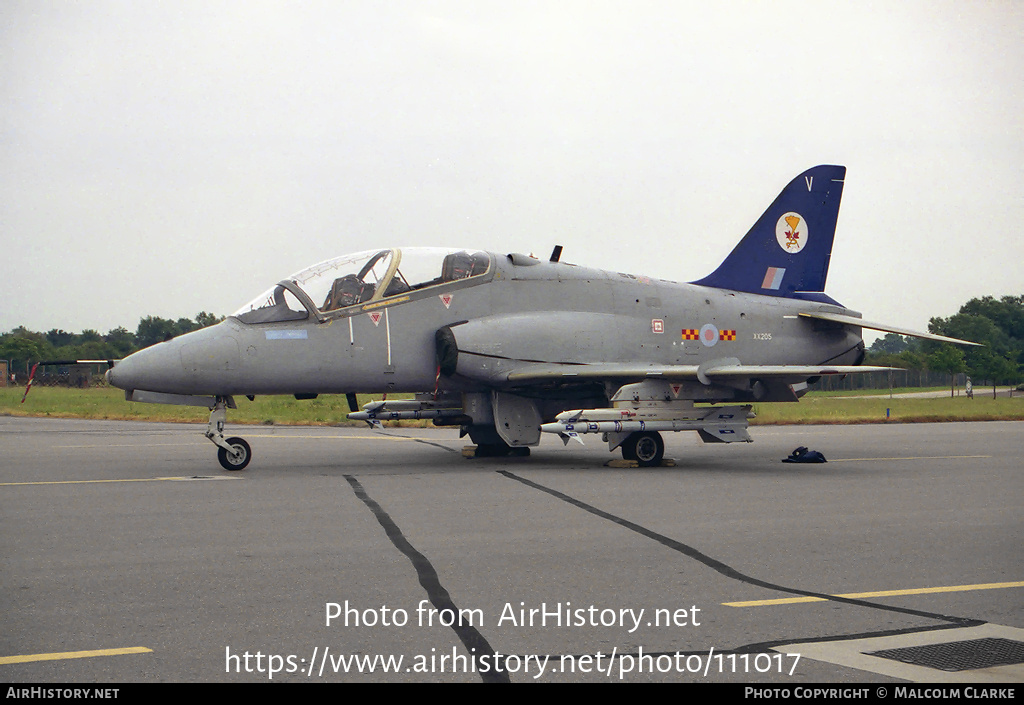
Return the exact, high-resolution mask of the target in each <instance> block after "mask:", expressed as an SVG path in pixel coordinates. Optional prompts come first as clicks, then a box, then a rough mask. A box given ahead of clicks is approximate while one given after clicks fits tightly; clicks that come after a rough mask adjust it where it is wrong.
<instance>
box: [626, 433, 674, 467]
mask: <svg viewBox="0 0 1024 705" xmlns="http://www.w3.org/2000/svg"><path fill="white" fill-rule="evenodd" d="M622 457H623V459H625V460H635V461H636V462H637V463H638V464H639V465H640V467H642V468H651V467H655V466H658V465H661V460H662V458H664V457H665V442H664V441H663V440H661V434H660V433H657V432H656V431H644V432H642V433H640V432H638V433H631V434H630V435H629V437H628V438H626V440H625V441H623V443H622Z"/></svg>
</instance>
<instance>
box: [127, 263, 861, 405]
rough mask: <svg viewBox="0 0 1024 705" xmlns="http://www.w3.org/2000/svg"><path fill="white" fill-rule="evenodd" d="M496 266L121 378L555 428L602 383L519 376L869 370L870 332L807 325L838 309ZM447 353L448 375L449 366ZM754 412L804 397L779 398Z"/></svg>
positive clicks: (721, 392)
mask: <svg viewBox="0 0 1024 705" xmlns="http://www.w3.org/2000/svg"><path fill="white" fill-rule="evenodd" d="M489 256H490V260H491V261H490V265H489V267H488V269H487V271H486V273H485V274H483V275H480V276H474V277H472V278H468V279H461V280H456V281H449V282H445V283H439V284H434V285H430V286H425V287H423V288H420V289H415V290H413V291H408V292H405V293H404V295H402V296H394V297H391V298H381V299H378V300H377V301H371V302H369V303H366V304H356V305H352V306H348V307H347V308H343V309H340V310H337V311H333V312H331V314H330V315H329V316H327V317H324V316H323V315H317V314H316V313H315V312H312V311H311V312H309V313H310V315H308V316H307V317H305V318H304V319H298V320H287V321H275V322H268V323H244V322H242V320H240V319H239V318H238V317H236V316H232V317H229V318H227V319H226V320H225V321H223V322H221V323H219V324H217V325H214V326H211V327H209V328H205V329H203V330H200V331H195V332H193V333H189V334H187V335H183V336H180V337H178V338H175V339H173V340H170V341H167V342H163V343H159V344H157V345H154V346H152V347H150V348H147V349H145V350H142V351H139V352H137V353H135V354H134V355H131V356H129V357H127V358H125V359H124V360H122V361H120V362H118V363H117V364H116V366H115V367H114V368H113V369H112V370H111V372H110V376H109V378H110V381H111V383H112V384H114V385H115V386H117V387H120V388H123V389H126V390H147V391H153V392H162V393H167V394H181V395H213V396H229V395H263V394H299V395H308V394H340V393H349V392H359V393H391V392H435V391H436V392H438V393H446V392H485V391H493V390H501V391H506V392H511V393H516V394H523V395H525V396H541V397H544V398H546V399H548V400H549V403H548V404H546V405H545V407H544V409H545V410H544V416H545V417H550V415H551V414H552V413H556V410H561V409H568V408H575V407H574V404H575V403H576V400H577V399H579V398H580V396H581V393H582V394H584V395H586V394H592V395H594V394H596V395H597V396H600V391H599V390H598V391H595V383H594V382H593V381H590V382H587V383H581V384H580V385H574V384H573V383H572V380H571V378H569V379H561V380H558V381H544V380H539V379H533V380H531V381H529V382H527V383H524V384H516V383H515V382H514V381H510V380H509V375H510V374H512V373H515V372H519V371H523V370H530V369H552V368H554V369H587V368H588V367H589V366H591V365H605V366H607V365H609V364H612V365H614V364H618V365H620V366H621V367H622V368H624V369H625V368H627V367H628V368H630V370H627V371H621V372H612V373H609V374H608V375H606V376H605V379H604V380H603V381H601V382H600V385H602V386H603V387H604V389H605V391H604V394H605V395H606V396H607V395H610V393H611V392H612V391H614V389H615V388H618V387H619V386H621V385H622V384H627V383H630V382H635V381H642V379H643V373H642V370H641V371H640V372H638V371H637V369H636V368H644V367H648V366H649V367H651V368H660V367H665V366H674V367H678V366H700V365H705V364H708V363H714V361H715V360H719V359H734V360H738V361H739V363H741V364H744V365H822V364H832V365H855V364H858V363H859V362H860V360H861V359H862V358H863V342H862V340H861V335H860V332H861V331H860V329H859V328H856V327H851V326H842V325H836V324H831V325H830V324H828V323H827V322H823V321H816V320H810V319H807V318H801V317H798V316H797V314H798V313H800V312H808V311H819V312H836V313H843V314H849V313H853V314H854V315H859V314H856V313H855V312H849V311H847V310H846V309H844V308H843V307H841V306H836V305H831V304H826V303H819V302H813V301H807V300H799V299H792V298H783V297H773V296H762V295H757V294H749V293H741V292H734V291H729V290H724V289H715V288H709V287H705V286H698V285H694V284H682V283H675V282H669V281H664V280H659V279H651V278H647V277H640V276H633V275H629V274H620V273H616V272H607V271H601V270H596V269H588V268H585V267H580V266H576V265H572V264H566V263H559V262H546V261H541V260H537V259H534V258H529V257H526V256H524V255H508V256H506V255H495V254H490V255H489ZM710 328H713V329H714V330H713V331H710V330H709V329H710ZM439 331H445V333H444V334H439V333H438V332H439ZM444 345H446V346H447V348H448V349H447V350H445V351H441V352H448V353H450V358H449V359H448V360H446V361H442V360H441V359H440V358H441V355H440V354H439V348H440V347H441V346H444ZM452 356H453V357H452ZM442 367H443V368H444V369H443V371H442ZM804 380H806V378H804ZM797 381H799V380H786V382H787V384H792V383H793V382H797ZM588 385H589V391H585V392H581V388H582V387H584V386H588ZM681 396H682V397H684V398H691V399H694V400H697V401H712V402H714V401H732V400H748V399H754V398H755V396H754V395H752V393H751V392H750V390H749V385H746V388H744V385H732V386H729V385H721V384H702V383H700V382H694V381H689V382H686V383H685V385H684V389H683V392H682V394H681ZM758 398H760V399H761V400H765V401H773V400H778V401H782V400H795V398H796V395H793V394H792V393H791V392H790V393H788V394H786V393H778V392H777V390H775V391H772V392H771V393H769V394H768V396H767V397H765V395H764V393H762V394H761V395H760V396H759V397H758ZM560 399H562V400H564V403H558V400H560ZM577 406H578V405H577Z"/></svg>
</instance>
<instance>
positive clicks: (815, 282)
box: [693, 165, 846, 303]
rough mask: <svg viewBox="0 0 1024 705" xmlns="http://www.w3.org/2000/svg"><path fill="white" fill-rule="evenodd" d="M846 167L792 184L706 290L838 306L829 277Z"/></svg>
mask: <svg viewBox="0 0 1024 705" xmlns="http://www.w3.org/2000/svg"><path fill="white" fill-rule="evenodd" d="M845 177H846V167H843V166H828V165H822V166H816V167H814V168H813V169H808V170H807V171H805V172H804V173H802V174H800V176H798V177H796V178H795V179H793V180H792V181H790V182H789V185H788V186H786V188H784V189H783V190H782V193H780V194H779V196H778V198H776V199H775V202H774V203H772V204H771V206H769V207H768V210H766V211H765V212H764V214H763V215H762V216H761V217H760V218H759V219H758V220H757V222H756V223H754V227H752V228H751V229H750V231H749V232H748V233H747V234H746V235H745V236H744V237H743V239H742V240H740V243H739V244H738V245H736V247H735V249H733V251H732V252H731V253H730V254H729V256H728V257H726V258H725V261H724V262H722V264H721V265H720V266H719V267H718V269H716V270H715V271H714V272H712V273H711V274H709V275H708V276H706V277H704V278H703V279H701V280H699V281H695V282H693V283H694V284H700V285H702V286H713V287H716V288H719V289H731V290H733V291H745V292H749V293H751V294H764V295H766V296H784V297H788V298H794V299H808V300H812V301H824V302H828V303H835V302H834V301H833V300H832V299H830V298H829V297H827V296H825V294H824V293H823V292H824V290H825V278H826V277H827V276H828V263H829V259H830V258H831V256H832V240H833V238H834V237H835V233H836V221H837V219H838V217H839V201H840V199H841V198H842V195H843V180H844V178H845Z"/></svg>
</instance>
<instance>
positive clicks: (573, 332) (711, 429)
mask: <svg viewBox="0 0 1024 705" xmlns="http://www.w3.org/2000/svg"><path fill="white" fill-rule="evenodd" d="M845 174H846V169H845V167H841V166H816V167H814V168H813V169H809V170H808V171H806V172H804V173H803V174H800V175H799V176H798V177H796V178H795V179H794V180H793V181H791V182H790V183H789V185H788V186H786V188H785V189H783V191H782V193H781V194H779V196H778V197H777V198H776V199H775V202H774V203H772V204H771V206H769V207H768V210H766V211H765V212H764V214H763V215H762V216H761V218H760V219H759V220H758V221H757V222H756V223H755V224H754V226H753V227H752V228H751V229H750V231H749V232H748V233H747V234H746V236H745V237H744V238H743V239H742V240H741V241H740V243H739V244H738V245H737V246H736V248H735V249H734V250H733V251H732V253H731V254H730V255H729V256H728V257H727V258H726V259H725V261H724V262H723V263H722V265H721V266H720V267H718V269H716V270H715V271H714V272H712V273H711V274H710V275H708V276H706V277H704V278H703V279H700V280H697V281H694V282H691V283H688V284H683V283H676V282H670V281H664V280H661V279H653V278H649V277H643V276H634V275H632V274H622V273H619V272H607V271H601V270H597V269H588V268H586V267H580V266H576V265H573V264H568V263H564V262H561V261H559V260H560V253H561V248H560V247H556V248H555V251H554V252H553V253H552V255H551V258H550V259H549V260H548V261H542V260H539V259H536V258H534V257H530V256H527V255H522V254H515V253H513V254H508V255H502V254H495V253H491V252H483V251H479V250H469V249H466V250H457V249H448V250H445V249H432V248H402V249H397V248H392V249H378V250H370V251H366V252H359V253H356V254H350V255H345V256H342V257H337V258H335V259H330V260H327V261H325V262H321V263H320V264H316V265H313V266H312V267H309V268H308V269H304V270H302V271H301V272H298V273H297V274H294V275H292V276H290V277H287V278H286V279H283V280H281V281H280V282H278V283H277V284H275V285H274V286H273V287H271V288H270V289H269V290H268V291H266V292H265V293H264V294H262V295H260V296H259V297H257V298H256V299H254V300H253V301H252V302H250V303H248V304H246V305H245V306H243V307H242V308H241V309H239V310H238V311H236V312H235V313H234V314H233V315H231V316H229V317H228V318H227V319H226V320H224V321H223V322H221V323H218V324H217V325H214V326H211V327H209V328H205V329H203V330H199V331H195V332H192V333H188V334H187V335H183V336H180V337H178V338H175V339H173V340H170V341H167V342H163V343H159V344H157V345H154V346H152V347H149V348H146V349H145V350H141V351H139V352H137V353H135V354H133V355H130V356H129V357H127V358H125V359H124V360H121V361H120V362H118V363H117V364H116V365H115V366H114V367H113V368H112V369H111V370H109V372H108V379H109V381H110V383H111V384H112V385H114V386H116V387H119V388H121V389H124V390H125V396H126V398H127V399H128V400H129V401H139V402H154V403H163V404H188V405H197V406H205V407H208V408H210V409H211V413H210V421H209V425H208V427H207V430H206V434H205V435H206V436H207V437H208V438H209V439H210V440H211V441H213V442H214V443H215V444H216V445H217V446H218V456H219V459H220V463H221V465H222V466H223V467H224V468H226V469H228V470H241V469H243V468H244V467H246V465H248V463H249V460H250V458H251V457H252V454H251V449H250V446H249V444H248V443H247V442H246V441H244V440H243V439H241V438H236V437H232V438H225V436H224V424H225V420H226V410H227V409H229V408H231V409H233V408H236V407H235V397H240V396H247V397H249V398H250V399H251V398H253V397H254V396H255V395H258V394H260V395H262V394H291V395H295V396H296V397H297V398H312V397H315V396H316V395H319V394H347V395H348V399H349V405H350V408H351V409H352V412H353V413H351V414H349V418H351V419H357V420H364V421H367V422H369V423H370V424H371V425H378V424H379V423H380V421H382V420H388V419H410V418H429V419H433V423H434V424H436V425H439V426H457V427H459V428H460V430H461V434H462V435H466V434H468V435H469V437H470V438H471V440H472V441H473V442H474V443H475V444H476V445H477V447H476V454H477V455H505V454H517V455H526V454H529V449H530V448H531V447H532V446H536V445H538V444H539V443H540V439H541V434H543V433H554V434H557V435H558V436H560V437H561V438H562V439H563V441H564V442H566V443H568V441H569V440H570V439H575V440H580V438H579V436H580V434H588V433H600V434H602V437H603V439H604V440H605V441H606V442H607V443H608V449H609V450H610V451H613V450H615V449H616V448H620V449H621V452H622V455H623V457H624V458H626V459H629V460H635V461H637V463H638V464H639V465H641V466H651V465H658V464H660V463H661V461H662V457H663V455H664V443H663V441H662V438H661V435H660V434H661V432H662V431H687V430H689V431H697V433H698V434H700V437H701V438H702V439H703V440H705V441H708V442H725V443H731V442H736V441H747V442H749V441H750V440H751V438H750V435H749V434H748V432H747V424H748V418H749V417H750V416H751V406H750V404H751V403H752V402H783V401H790V402H792V401H797V400H798V399H799V398H800V396H801V395H803V394H804V393H805V392H806V390H807V386H808V384H811V383H813V382H814V381H816V380H817V379H818V378H819V377H821V376H823V375H845V374H849V373H854V372H871V371H876V370H881V369H887V368H879V367H864V366H860V363H861V362H862V361H863V359H864V342H863V341H862V340H861V329H862V328H870V329H873V330H879V331H888V332H895V333H901V334H904V335H912V336H918V337H923V338H930V339H933V340H943V341H947V342H958V343H959V342H965V341H956V340H952V339H950V338H944V337H942V336H936V335H932V334H929V333H919V332H914V331H908V330H905V329H902V328H896V327H893V326H887V325H882V324H877V323H870V322H868V321H864V320H863V319H862V318H861V316H860V314H859V313H857V312H855V311H851V310H849V309H847V308H845V307H844V306H842V305H841V304H840V303H838V302H837V301H835V300H833V299H832V298H830V297H829V296H827V295H826V294H825V293H824V289H825V278H826V276H827V274H828V266H829V258H830V256H831V252H832V240H833V236H834V234H835V228H836V220H837V217H838V213H839V201H840V197H841V195H842V192H843V179H844V176H845ZM357 392H358V393H369V394H381V395H393V394H394V393H399V392H405V393H413V398H412V399H405V400H401V401H392V400H388V401H383V400H382V401H376V402H371V403H369V404H367V405H365V407H364V408H363V410H362V411H357V410H356V403H355V393H357ZM580 442H582V441H580Z"/></svg>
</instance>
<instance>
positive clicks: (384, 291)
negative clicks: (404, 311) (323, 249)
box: [233, 247, 491, 323]
mask: <svg viewBox="0 0 1024 705" xmlns="http://www.w3.org/2000/svg"><path fill="white" fill-rule="evenodd" d="M490 271H491V257H490V255H488V254H487V253H486V252H482V251H479V250H457V249H447V250H446V249H441V248H434V247H410V248H403V249H388V250H368V251H365V252H357V253H355V254H351V255H343V256H341V257H336V258H334V259H330V260H327V261H325V262H320V263H319V264H315V265H313V266H312V267H308V268H307V269H304V270H302V271H301V272H298V273H296V274H293V275H292V276H290V277H288V278H287V279H285V280H283V281H281V282H279V283H278V284H277V285H276V286H275V287H273V288H272V289H270V290H269V291H267V292H266V293H264V294H262V295H261V296H259V297H257V298H256V299H254V300H253V301H251V302H249V303H248V304H246V305H245V306H243V307H242V308H240V309H239V310H238V311H236V312H235V313H234V314H233V315H234V316H235V317H236V318H237V319H238V320H240V321H241V322H242V323H269V322H274V321H295V320H301V319H305V318H308V317H309V316H313V317H315V318H317V319H318V320H327V319H329V318H334V317H336V316H338V315H346V314H348V313H352V312H355V311H358V310H362V309H363V308H364V307H368V306H371V305H373V304H376V303H380V305H382V306H384V305H387V304H388V303H399V302H402V301H406V300H408V299H409V298H418V294H419V292H421V291H423V290H425V289H431V288H433V287H440V286H443V285H446V284H450V283H452V282H458V281H461V280H464V279H472V278H474V277H482V276H483V275H485V274H487V273H488V272H490ZM481 281H482V280H481ZM352 307H357V308H354V309H353V308H352Z"/></svg>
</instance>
